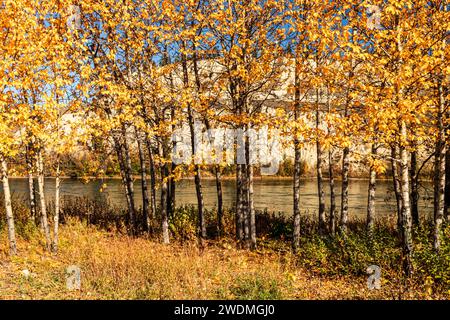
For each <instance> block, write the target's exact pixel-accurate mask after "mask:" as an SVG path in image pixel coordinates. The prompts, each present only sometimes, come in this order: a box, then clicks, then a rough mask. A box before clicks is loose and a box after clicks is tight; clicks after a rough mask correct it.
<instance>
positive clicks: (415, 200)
mask: <svg viewBox="0 0 450 320" xmlns="http://www.w3.org/2000/svg"><path fill="white" fill-rule="evenodd" d="M413 149H414V148H413ZM410 177H411V215H412V220H413V224H414V225H416V226H417V225H419V180H418V177H417V151H416V150H413V151H412V152H411V170H410Z"/></svg>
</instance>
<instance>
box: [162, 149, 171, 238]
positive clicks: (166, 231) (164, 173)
mask: <svg viewBox="0 0 450 320" xmlns="http://www.w3.org/2000/svg"><path fill="white" fill-rule="evenodd" d="M160 154H161V155H162V158H163V159H165V158H166V156H167V152H166V151H165V148H164V147H161V146H160ZM167 165H168V164H167V163H166V162H164V163H163V165H162V166H161V224H162V235H163V243H164V244H168V243H169V242H170V240H169V215H168V212H167V196H168V194H167V192H168V184H169V181H168V179H167V176H168V174H169V169H168V168H167Z"/></svg>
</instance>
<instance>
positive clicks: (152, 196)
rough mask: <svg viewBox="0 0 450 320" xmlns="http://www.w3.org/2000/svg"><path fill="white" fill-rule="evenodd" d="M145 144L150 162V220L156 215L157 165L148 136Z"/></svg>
mask: <svg viewBox="0 0 450 320" xmlns="http://www.w3.org/2000/svg"><path fill="white" fill-rule="evenodd" d="M145 142H146V145H147V152H148V157H149V161H150V190H151V192H150V200H151V201H150V209H151V211H150V218H153V216H154V215H155V214H156V173H155V172H156V170H155V169H156V165H155V162H154V160H153V149H152V145H151V142H150V139H149V137H148V135H147V134H146V136H145Z"/></svg>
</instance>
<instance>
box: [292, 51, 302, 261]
mask: <svg viewBox="0 0 450 320" xmlns="http://www.w3.org/2000/svg"><path fill="white" fill-rule="evenodd" d="M298 67H299V66H298V60H297V59H296V60H295V79H294V81H295V88H294V90H295V91H294V121H295V122H297V121H298V119H299V113H300V110H299V109H300V83H299V77H298V70H297V69H298ZM300 159H301V149H300V140H299V138H298V132H297V130H295V131H294V181H293V183H294V186H293V187H294V234H293V239H292V247H293V249H294V252H295V251H297V250H298V249H299V248H300V234H301V225H300V220H301V216H300V169H301V168H300Z"/></svg>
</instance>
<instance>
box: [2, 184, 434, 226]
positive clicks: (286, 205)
mask: <svg viewBox="0 0 450 320" xmlns="http://www.w3.org/2000/svg"><path fill="white" fill-rule="evenodd" d="M202 182H203V194H204V198H205V204H206V206H207V207H208V208H212V207H214V206H216V205H217V200H216V199H217V198H216V186H215V181H214V180H212V179H211V180H206V179H205V180H203V181H202ZM103 183H106V184H107V187H106V189H104V190H103V192H102V191H101V186H102V184H103ZM367 184H368V182H367V181H366V180H351V181H350V190H349V206H350V215H351V216H356V217H360V218H363V217H364V216H365V214H366V207H367ZM10 186H11V191H12V193H13V195H14V197H20V198H23V199H26V197H27V189H28V180H27V179H11V182H10ZM340 187H341V186H340V183H339V182H337V183H336V191H337V193H338V194H337V206H338V208H339V206H340V201H339V200H340V194H339V191H340ZM0 190H1V187H0ZM328 191H329V190H328V188H327V187H326V188H325V192H326V193H327V192H328ZM431 191H432V188H431V184H430V183H424V185H423V187H422V189H421V199H420V201H419V205H420V211H421V213H422V214H430V213H431V211H432V210H433V204H432V201H431V200H430V199H429V196H431V195H432V194H431ZM46 193H47V197H48V199H51V198H52V197H53V194H54V179H52V178H48V179H46ZM61 194H62V196H63V197H80V196H86V197H89V198H105V199H108V200H109V201H110V202H111V203H112V204H114V205H117V206H124V207H125V206H126V203H125V196H124V194H123V189H122V185H121V180H120V179H105V180H103V181H102V180H93V181H90V182H88V183H83V182H82V181H80V180H76V179H62V183H61ZM135 196H136V203H137V204H139V203H141V201H142V197H141V193H140V181H136V182H135ZM223 197H224V206H226V207H231V206H233V205H234V201H235V198H236V189H235V181H234V180H232V179H230V180H224V181H223ZM254 197H255V198H254V199H255V207H256V209H266V208H267V209H268V210H269V211H282V212H285V213H287V214H291V213H292V180H290V179H274V178H263V179H261V178H255V186H254ZM328 197H329V196H328V195H327V198H326V200H327V208H328V206H329V198H328ZM196 201H197V200H196V194H195V185H194V181H193V180H182V181H179V182H178V183H177V190H176V202H177V205H182V204H196ZM300 206H301V208H302V211H303V212H306V213H308V214H315V213H316V212H317V207H318V198H317V181H316V180H315V179H303V180H302V181H301V187H300ZM376 214H377V215H383V216H392V217H394V216H395V196H394V193H393V190H392V182H391V181H387V180H386V181H378V182H377V190H376Z"/></svg>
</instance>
